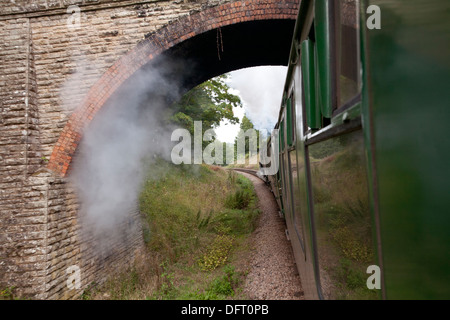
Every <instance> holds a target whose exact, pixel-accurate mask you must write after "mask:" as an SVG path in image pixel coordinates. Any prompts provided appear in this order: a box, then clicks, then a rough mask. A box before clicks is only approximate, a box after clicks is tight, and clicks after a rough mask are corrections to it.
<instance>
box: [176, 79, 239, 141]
mask: <svg viewBox="0 0 450 320" xmlns="http://www.w3.org/2000/svg"><path fill="white" fill-rule="evenodd" d="M227 78H228V75H227V74H224V75H221V76H218V77H216V78H213V79H211V80H208V81H206V82H204V83H202V84H200V85H198V86H197V87H195V88H193V89H192V90H190V91H189V92H188V93H186V94H185V95H184V96H183V97H181V99H180V100H179V101H178V102H177V103H175V104H174V105H173V106H172V108H173V109H174V113H173V116H172V117H171V119H170V120H171V122H173V123H175V124H177V125H179V126H181V127H183V128H186V129H188V130H189V132H190V133H191V134H194V121H202V131H203V132H202V133H204V132H205V131H206V130H208V129H213V128H215V127H217V126H218V125H219V123H220V121H222V120H225V119H227V120H229V121H230V123H232V124H236V123H239V119H238V118H237V117H235V116H234V113H233V108H234V107H242V103H241V99H240V98H239V96H236V95H234V94H232V93H231V92H230V87H229V86H228V85H227V84H226V82H225V81H226V79H227Z"/></svg>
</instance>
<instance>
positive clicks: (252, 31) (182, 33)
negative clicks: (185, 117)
mask: <svg viewBox="0 0 450 320" xmlns="http://www.w3.org/2000/svg"><path fill="white" fill-rule="evenodd" d="M299 5H300V1H299V0H283V1H280V0H248V1H237V2H231V3H227V4H224V5H221V6H216V7H210V8H207V9H205V10H203V11H201V12H197V13H195V14H192V15H189V16H186V17H183V18H181V19H179V20H176V21H175V22H173V23H170V24H169V25H167V26H166V27H163V28H162V29H160V30H158V31H157V32H155V33H152V34H148V35H147V36H146V38H145V40H143V41H142V42H141V43H139V44H138V45H137V46H136V47H135V48H134V49H132V50H131V51H129V52H128V53H127V54H126V55H125V56H123V57H122V58H121V59H119V60H118V61H116V62H115V63H114V64H113V65H112V66H111V67H110V68H109V69H108V70H107V71H106V72H105V73H104V74H103V76H102V77H101V78H100V79H99V80H98V81H97V82H96V83H95V84H94V85H93V86H92V87H91V89H90V91H89V92H88V94H87V96H86V98H85V99H84V101H83V103H82V105H81V106H80V107H79V108H77V110H76V111H75V112H74V113H73V114H72V115H71V117H70V118H69V120H68V122H67V124H66V126H65V127H64V129H63V131H62V133H61V135H60V137H59V140H58V141H57V143H56V145H55V147H54V148H53V152H52V155H51V158H50V161H49V163H48V168H49V169H50V170H52V171H54V172H55V173H57V174H59V175H60V176H65V175H66V174H67V172H68V169H69V167H70V164H71V162H72V157H73V156H74V154H75V152H76V150H77V147H78V145H79V143H80V141H81V138H82V135H83V131H84V128H86V127H87V126H88V125H89V123H90V122H91V120H92V119H93V118H94V116H95V115H96V114H97V113H98V111H99V110H100V109H101V108H102V107H103V106H104V105H105V104H106V102H107V101H108V99H109V98H110V97H111V96H112V95H113V94H114V93H116V92H117V91H118V89H119V88H120V87H121V86H122V85H123V84H124V83H125V82H126V81H127V80H128V79H130V78H132V76H133V75H134V74H135V73H136V72H137V71H138V70H139V69H142V68H145V67H147V66H149V65H152V64H158V63H161V61H163V60H162V59H161V57H162V56H170V57H171V58H172V59H178V60H179V59H183V60H184V61H186V64H189V66H191V69H195V70H190V72H189V75H188V73H186V76H185V78H184V79H183V87H184V88H185V89H186V90H187V89H189V88H192V87H194V86H195V85H197V84H200V83H202V82H203V81H205V80H207V79H209V78H212V77H214V76H217V75H220V74H223V73H225V72H229V71H232V70H236V69H240V68H244V67H252V66H258V65H286V64H287V63H288V58H289V49H290V42H291V37H292V32H293V28H294V24H295V19H296V18H297V14H298V8H299Z"/></svg>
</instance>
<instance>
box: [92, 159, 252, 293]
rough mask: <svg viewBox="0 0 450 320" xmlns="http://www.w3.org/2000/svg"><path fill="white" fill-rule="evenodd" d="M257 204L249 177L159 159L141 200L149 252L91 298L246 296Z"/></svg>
mask: <svg viewBox="0 0 450 320" xmlns="http://www.w3.org/2000/svg"><path fill="white" fill-rule="evenodd" d="M256 203H257V202H256V195H255V192H254V189H253V184H252V183H251V182H250V181H249V180H248V179H246V178H244V177H243V176H242V175H239V174H237V173H235V172H232V171H226V170H224V169H223V168H221V167H213V166H206V165H197V166H174V165H172V164H169V163H166V162H163V161H158V162H157V163H156V164H153V165H152V166H149V171H148V176H147V179H146V181H145V184H144V186H143V189H142V193H141V196H140V209H141V213H142V224H143V236H144V242H145V247H146V252H145V254H143V255H142V256H141V257H140V258H139V259H138V260H137V261H136V263H135V265H133V266H132V267H131V268H130V270H128V272H125V273H122V274H119V275H117V276H116V277H114V278H112V279H109V280H108V281H107V282H106V283H105V284H103V285H102V286H101V287H95V286H93V288H92V289H89V290H86V291H85V294H84V298H86V299H235V298H243V299H245V298H246V297H244V296H243V293H242V290H241V288H240V285H241V284H242V281H243V279H244V278H245V274H246V270H245V259H246V256H247V255H248V250H249V248H248V246H247V244H248V243H247V242H248V236H249V235H250V234H251V233H252V231H253V230H254V228H255V227H256V220H257V217H258V214H259V211H258V209H257V207H256Z"/></svg>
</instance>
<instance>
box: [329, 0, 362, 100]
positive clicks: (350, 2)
mask: <svg viewBox="0 0 450 320" xmlns="http://www.w3.org/2000/svg"><path fill="white" fill-rule="evenodd" d="M335 12H336V14H335V17H336V24H335V25H336V28H335V30H336V35H335V36H336V42H335V43H336V72H337V79H336V80H337V81H336V82H337V83H336V85H337V91H336V93H337V108H340V107H343V106H344V105H346V104H347V103H348V102H350V100H353V99H354V98H355V97H356V96H357V95H358V94H359V92H360V87H361V79H360V77H361V76H360V67H361V65H360V60H359V57H360V54H359V50H360V49H359V0H342V1H336V2H335Z"/></svg>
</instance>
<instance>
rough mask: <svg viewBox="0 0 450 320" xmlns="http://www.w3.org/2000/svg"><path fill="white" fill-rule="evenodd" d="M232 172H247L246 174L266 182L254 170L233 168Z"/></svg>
mask: <svg viewBox="0 0 450 320" xmlns="http://www.w3.org/2000/svg"><path fill="white" fill-rule="evenodd" d="M231 170H234V171H240V172H245V173H248V174H251V175H253V176H255V177H257V178H259V179H261V180H263V181H264V179H263V178H261V177H260V176H259V175H258V171H256V170H253V169H244V168H233V169H231Z"/></svg>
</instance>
